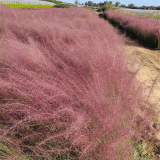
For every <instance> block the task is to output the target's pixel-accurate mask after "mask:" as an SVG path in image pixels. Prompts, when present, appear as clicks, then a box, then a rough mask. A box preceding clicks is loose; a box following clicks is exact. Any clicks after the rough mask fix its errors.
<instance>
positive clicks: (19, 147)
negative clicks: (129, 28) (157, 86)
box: [0, 6, 159, 160]
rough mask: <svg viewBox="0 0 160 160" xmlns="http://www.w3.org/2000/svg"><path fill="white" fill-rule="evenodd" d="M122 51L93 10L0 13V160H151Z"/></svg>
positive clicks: (139, 93) (136, 85)
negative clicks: (145, 146)
mask: <svg viewBox="0 0 160 160" xmlns="http://www.w3.org/2000/svg"><path fill="white" fill-rule="evenodd" d="M125 47H126V45H125V41H124V39H123V38H122V36H119V35H118V34H117V33H116V32H115V30H114V29H113V28H112V26H111V25H110V24H109V23H108V22H106V21H104V20H103V19H100V18H99V17H98V16H97V15H96V13H95V12H94V11H93V10H87V9H84V8H69V9H58V8H53V9H52V10H38V11H37V10H21V9H12V8H9V7H5V6H0V48H1V49H0V159H9V160H13V159H17V157H18V158H19V159H20V160H28V159H29V160H37V159H39V160H41V159H44V160H52V159H53V160H55V159H56V160H75V159H80V160H85V159H86V160H91V159H92V160H96V159H98V160H105V159H109V160H119V159H123V160H133V159H141V158H143V159H144V158H145V159H147V158H150V159H156V156H155V154H156V151H157V150H158V148H157V147H158V146H157V144H158V142H159V141H158V139H157V138H156V137H155V136H154V135H155V132H156V131H155V130H150V129H149V127H150V125H151V124H152V123H153V122H154V121H156V117H155V113H154V110H153V109H151V107H149V101H148V99H149V96H150V94H149V95H147V96H145V95H144V92H145V91H146V88H145V86H144V85H143V83H141V82H139V81H138V80H137V79H136V76H135V75H136V73H137V72H138V71H139V70H140V67H137V68H136V70H135V71H132V72H131V71H130V70H129V68H128V65H130V66H132V68H134V65H135V64H136V63H129V64H128V61H127V59H126V56H125V53H124V51H125ZM147 89H148V88H147ZM145 144H147V148H144V147H143V146H144V145H145ZM126 148H127V149H126Z"/></svg>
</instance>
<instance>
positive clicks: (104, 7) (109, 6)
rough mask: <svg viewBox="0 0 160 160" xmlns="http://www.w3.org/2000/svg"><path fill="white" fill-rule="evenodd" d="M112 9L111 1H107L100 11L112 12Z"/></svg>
mask: <svg viewBox="0 0 160 160" xmlns="http://www.w3.org/2000/svg"><path fill="white" fill-rule="evenodd" d="M112 9H113V5H112V1H109V2H108V3H107V4H105V5H104V6H103V8H102V11H106V10H112Z"/></svg>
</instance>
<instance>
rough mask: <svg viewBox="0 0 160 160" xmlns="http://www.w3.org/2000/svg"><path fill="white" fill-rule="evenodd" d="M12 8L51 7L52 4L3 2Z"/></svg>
mask: <svg viewBox="0 0 160 160" xmlns="http://www.w3.org/2000/svg"><path fill="white" fill-rule="evenodd" d="M4 5H5V6H9V7H12V8H52V7H53V5H37V4H4Z"/></svg>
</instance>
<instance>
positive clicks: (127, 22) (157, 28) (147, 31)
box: [104, 11, 160, 49]
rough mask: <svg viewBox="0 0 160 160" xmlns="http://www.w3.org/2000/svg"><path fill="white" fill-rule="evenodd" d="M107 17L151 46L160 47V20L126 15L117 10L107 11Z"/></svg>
mask: <svg viewBox="0 0 160 160" xmlns="http://www.w3.org/2000/svg"><path fill="white" fill-rule="evenodd" d="M104 16H105V18H107V19H108V20H109V21H110V22H111V23H113V24H115V25H116V26H119V27H121V28H123V29H125V30H126V32H127V34H128V35H130V36H132V37H133V38H136V39H138V40H139V42H140V43H142V44H143V45H146V46H148V47H151V48H158V49H160V40H159V39H160V21H159V20H155V19H151V18H145V17H138V16H132V15H126V14H123V13H118V12H116V11H105V12H104Z"/></svg>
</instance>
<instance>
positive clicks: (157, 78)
mask: <svg viewBox="0 0 160 160" xmlns="http://www.w3.org/2000/svg"><path fill="white" fill-rule="evenodd" d="M125 42H126V55H127V57H128V58H129V61H130V62H132V63H133V62H134V60H135V59H136V62H135V65H134V67H130V72H135V71H137V70H138V69H140V70H139V71H138V72H137V74H136V78H137V79H138V80H139V81H140V82H142V83H144V84H145V85H146V86H147V89H146V90H145V93H144V94H145V95H146V96H148V95H149V94H150V93H151V94H150V96H149V102H150V103H151V104H152V105H153V106H152V107H154V109H155V110H156V113H157V114H158V115H159V116H158V122H159V124H160V50H151V49H148V48H146V47H144V46H141V45H140V44H139V43H138V42H135V41H132V40H130V39H129V38H127V37H125ZM157 138H158V139H159V140H160V132H159V133H158V134H157Z"/></svg>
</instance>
